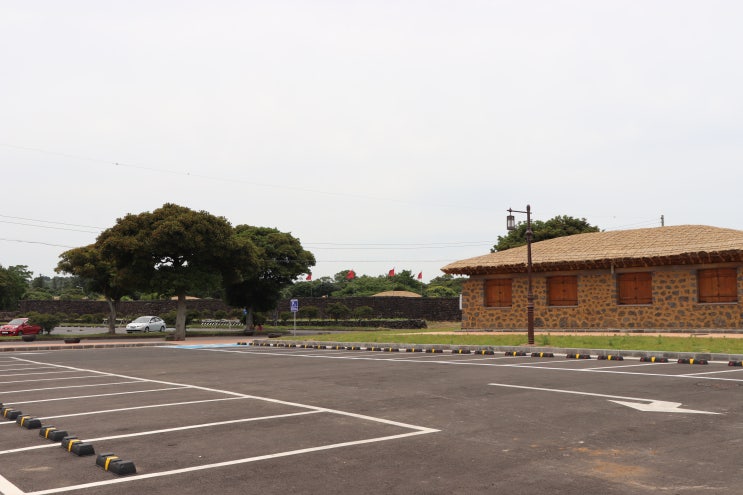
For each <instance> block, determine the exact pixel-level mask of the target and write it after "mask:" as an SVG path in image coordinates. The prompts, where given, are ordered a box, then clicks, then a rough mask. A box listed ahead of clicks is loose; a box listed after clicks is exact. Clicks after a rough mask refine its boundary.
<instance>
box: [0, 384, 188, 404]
mask: <svg viewBox="0 0 743 495" xmlns="http://www.w3.org/2000/svg"><path fill="white" fill-rule="evenodd" d="M168 390H188V387H166V388H153V389H149V390H130V391H128V392H111V393H110V394H93V395H76V396H72V397H55V398H54V399H38V400H26V401H20V402H6V403H5V405H9V404H12V405H14V406H17V405H22V404H36V403H38V402H54V401H58V400H77V399H94V398H96V397H110V396H112V395H128V394H146V393H151V392H166V391H168Z"/></svg>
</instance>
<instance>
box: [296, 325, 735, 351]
mask: <svg viewBox="0 0 743 495" xmlns="http://www.w3.org/2000/svg"><path fill="white" fill-rule="evenodd" d="M439 331H440V330H439ZM286 338H289V339H294V338H293V337H286ZM297 339H300V340H316V341H323V342H348V343H363V342H370V343H388V344H440V345H455V346H456V345H473V346H518V345H524V344H526V335H525V334H523V335H522V334H494V335H468V334H463V333H457V334H433V333H430V331H428V332H426V331H409V330H404V331H400V330H394V331H393V330H385V331H377V332H343V333H334V334H325V335H310V336H306V337H297ZM535 343H536V345H538V346H551V347H561V348H581V349H583V348H585V349H608V350H646V351H666V352H699V353H721V354H726V353H727V354H743V339H738V338H727V337H724V336H723V337H695V336H684V337H665V336H656V335H653V336H646V335H645V336H642V335H620V334H617V335H555V334H546V335H536V336H535Z"/></svg>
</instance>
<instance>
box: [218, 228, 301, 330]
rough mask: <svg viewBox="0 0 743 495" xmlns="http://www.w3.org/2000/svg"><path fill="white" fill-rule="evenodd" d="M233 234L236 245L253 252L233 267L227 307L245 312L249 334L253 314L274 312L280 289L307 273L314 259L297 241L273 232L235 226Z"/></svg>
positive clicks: (286, 234) (269, 229) (228, 286)
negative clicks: (243, 244)
mask: <svg viewBox="0 0 743 495" xmlns="http://www.w3.org/2000/svg"><path fill="white" fill-rule="evenodd" d="M234 231H235V235H236V237H237V239H238V241H239V242H243V243H245V244H249V245H252V246H255V249H256V256H255V258H254V259H249V258H245V259H244V260H243V263H242V264H238V265H235V268H236V273H235V274H233V279H232V280H229V279H227V280H226V284H225V294H226V299H227V303H228V304H229V305H231V306H238V307H243V308H245V309H246V311H247V313H246V318H245V330H246V331H249V330H251V329H252V327H253V316H254V314H255V313H256V312H259V311H267V310H270V309H273V308H275V307H276V303H277V302H278V301H279V299H280V298H281V292H282V289H284V288H285V287H288V286H289V285H291V284H292V283H293V281H294V280H295V279H296V278H297V277H298V276H299V275H301V274H303V273H308V272H309V271H310V267H312V266H315V257H314V256H313V254H312V253H311V252H309V251H306V250H305V249H303V248H302V244H301V243H300V241H299V239H297V238H296V237H294V236H292V235H291V234H289V233H285V232H280V231H279V230H277V229H274V228H269V227H252V226H250V225H238V226H237V227H235V229H234Z"/></svg>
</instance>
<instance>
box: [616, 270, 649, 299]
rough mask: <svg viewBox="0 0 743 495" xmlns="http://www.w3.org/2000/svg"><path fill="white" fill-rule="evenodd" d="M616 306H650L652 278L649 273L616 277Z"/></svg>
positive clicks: (626, 274) (624, 274) (623, 274)
mask: <svg viewBox="0 0 743 495" xmlns="http://www.w3.org/2000/svg"><path fill="white" fill-rule="evenodd" d="M617 303H618V304H652V303H653V276H652V274H651V273H650V272H639V273H620V274H619V275H617Z"/></svg>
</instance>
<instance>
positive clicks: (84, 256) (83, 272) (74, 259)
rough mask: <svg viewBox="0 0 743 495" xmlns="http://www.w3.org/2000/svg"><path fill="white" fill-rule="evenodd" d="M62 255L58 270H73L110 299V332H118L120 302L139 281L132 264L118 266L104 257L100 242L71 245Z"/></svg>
mask: <svg viewBox="0 0 743 495" xmlns="http://www.w3.org/2000/svg"><path fill="white" fill-rule="evenodd" d="M59 257H60V261H59V263H57V267H56V268H55V269H54V271H56V272H58V273H70V274H73V275H75V276H77V277H79V279H80V281H81V283H82V284H83V286H85V287H86V288H87V289H89V290H92V291H95V292H99V293H101V294H103V297H104V298H105V299H106V302H107V303H108V333H110V334H114V333H116V312H117V310H118V306H119V302H120V301H121V298H122V297H124V296H125V295H127V294H129V293H131V292H132V291H133V290H134V288H135V287H136V286H137V284H138V282H139V281H138V279H137V276H136V274H135V273H133V272H132V271H131V270H130V269H129V267H127V266H121V267H117V266H116V265H115V264H114V262H113V261H112V260H110V259H108V258H106V257H104V256H103V255H102V254H101V248H100V246H99V245H98V243H96V244H90V245H88V246H83V247H79V248H74V249H70V250H69V251H65V252H64V253H62V254H60V255H59ZM55 278H58V277H55Z"/></svg>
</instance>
